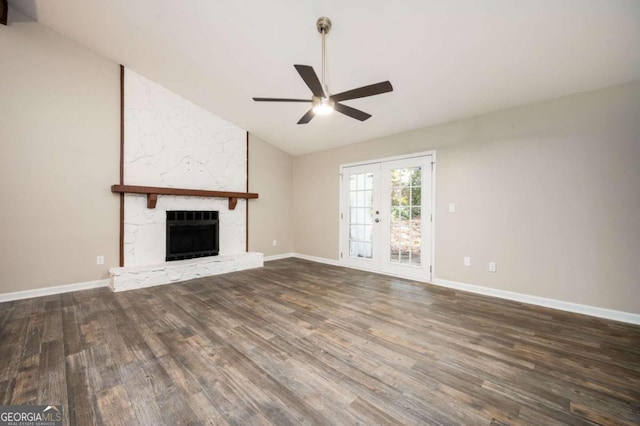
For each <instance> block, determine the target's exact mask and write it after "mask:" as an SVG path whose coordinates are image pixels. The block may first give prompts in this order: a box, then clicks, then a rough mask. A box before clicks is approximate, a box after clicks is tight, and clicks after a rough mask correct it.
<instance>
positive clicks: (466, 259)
mask: <svg viewBox="0 0 640 426" xmlns="http://www.w3.org/2000/svg"><path fill="white" fill-rule="evenodd" d="M464 266H471V258H470V257H469V256H465V257H464Z"/></svg>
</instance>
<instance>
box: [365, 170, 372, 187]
mask: <svg viewBox="0 0 640 426" xmlns="http://www.w3.org/2000/svg"><path fill="white" fill-rule="evenodd" d="M364 183H365V185H364V188H365V189H373V173H367V175H366V177H365V182H364Z"/></svg>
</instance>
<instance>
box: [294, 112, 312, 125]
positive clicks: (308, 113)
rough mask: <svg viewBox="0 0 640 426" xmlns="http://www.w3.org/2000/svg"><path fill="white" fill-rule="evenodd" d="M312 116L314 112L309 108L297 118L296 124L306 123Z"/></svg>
mask: <svg viewBox="0 0 640 426" xmlns="http://www.w3.org/2000/svg"><path fill="white" fill-rule="evenodd" d="M313 117H315V114H314V112H313V110H312V109H310V110H309V111H307V113H306V114H305V115H303V116H302V118H301V119H300V120H298V124H307V123H308V122H310V121H311V119H312V118H313Z"/></svg>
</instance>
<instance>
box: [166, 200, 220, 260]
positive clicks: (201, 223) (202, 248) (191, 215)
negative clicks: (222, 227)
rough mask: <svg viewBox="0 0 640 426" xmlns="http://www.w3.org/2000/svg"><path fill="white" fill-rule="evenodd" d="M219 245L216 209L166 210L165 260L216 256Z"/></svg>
mask: <svg viewBox="0 0 640 426" xmlns="http://www.w3.org/2000/svg"><path fill="white" fill-rule="evenodd" d="M219 246H220V235H219V223H218V212H217V211H189V210H171V211H167V251H166V260H167V261H171V260H182V259H193V258H196V257H205V256H217V255H218V251H219Z"/></svg>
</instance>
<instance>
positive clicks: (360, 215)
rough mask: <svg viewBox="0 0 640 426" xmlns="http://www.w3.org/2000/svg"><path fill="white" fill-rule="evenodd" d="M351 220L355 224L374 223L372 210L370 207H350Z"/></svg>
mask: <svg viewBox="0 0 640 426" xmlns="http://www.w3.org/2000/svg"><path fill="white" fill-rule="evenodd" d="M349 222H350V223H351V224H353V225H356V224H359V225H362V224H367V225H370V224H372V223H373V217H372V211H371V209H370V208H352V209H349Z"/></svg>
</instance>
